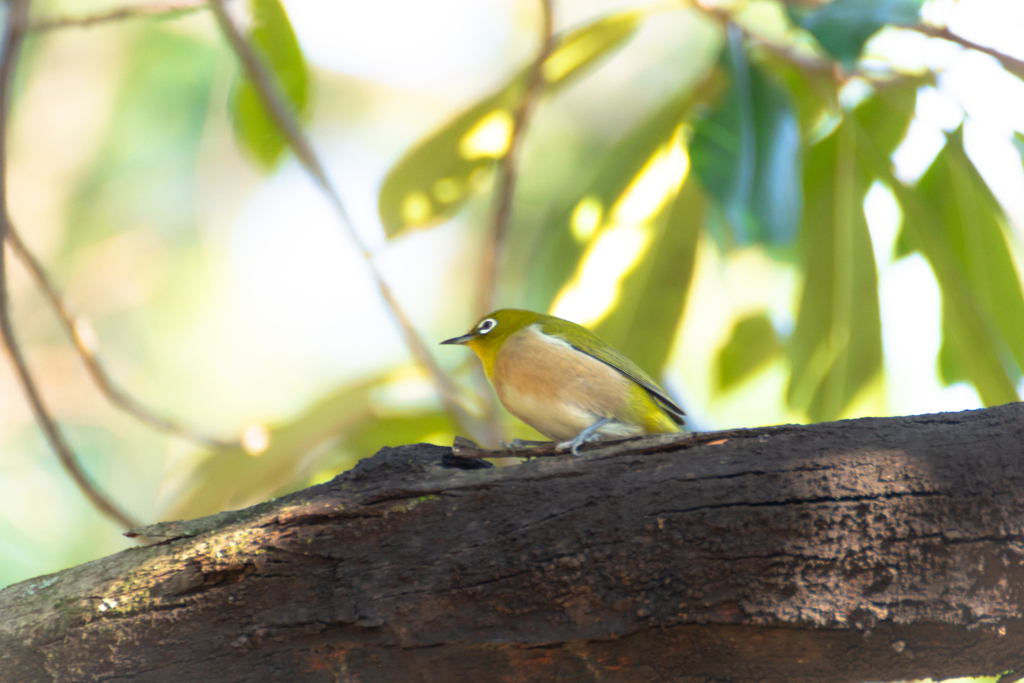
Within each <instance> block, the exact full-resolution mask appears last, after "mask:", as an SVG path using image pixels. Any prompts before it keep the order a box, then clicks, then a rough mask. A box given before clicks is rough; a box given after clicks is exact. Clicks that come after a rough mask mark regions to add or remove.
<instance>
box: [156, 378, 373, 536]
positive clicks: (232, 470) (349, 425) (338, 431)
mask: <svg viewBox="0 0 1024 683" xmlns="http://www.w3.org/2000/svg"><path fill="white" fill-rule="evenodd" d="M385 379H386V377H383V376H381V377H373V378H371V379H367V380H364V381H362V382H357V383H353V384H351V385H348V386H345V387H343V388H342V389H340V390H339V391H337V392H335V393H334V394H331V395H329V396H327V397H325V398H323V399H321V400H320V401H318V402H317V403H315V404H314V405H312V406H311V407H310V408H309V409H308V410H306V411H305V412H304V413H302V414H301V415H299V416H297V417H296V418H295V419H293V420H291V421H290V422H287V423H285V424H283V425H279V426H274V427H271V428H270V430H269V431H270V443H269V447H268V448H267V449H266V450H265V451H264V452H262V453H260V454H258V455H255V456H254V455H250V454H248V453H246V452H245V451H244V450H242V449H241V448H231V449H224V450H219V451H214V452H212V453H210V454H208V455H206V456H205V457H204V459H203V460H202V461H201V462H200V464H199V465H198V466H197V467H196V468H195V469H194V471H193V472H192V473H191V475H190V477H189V480H188V481H187V482H186V483H185V485H184V486H183V487H182V490H181V492H180V493H179V494H178V495H177V496H176V497H175V498H174V499H173V500H172V502H171V504H170V505H169V506H168V509H167V511H166V513H165V514H164V517H165V518H166V519H191V518H193V517H199V516H202V515H208V514H212V513H214V512H219V511H221V510H231V509H235V508H239V507H243V506H245V505H251V504H253V503H256V502H259V501H262V500H266V499H267V498H268V497H270V496H271V495H272V494H274V493H275V492H277V491H280V490H281V489H283V488H287V487H288V486H289V485H290V484H292V483H294V484H298V483H300V482H303V481H305V480H306V479H307V478H308V477H309V476H310V475H311V474H312V473H313V472H315V471H316V470H317V469H319V467H320V464H321V463H322V462H323V461H324V460H325V459H326V458H327V457H329V456H330V455H331V453H332V447H333V446H334V445H336V444H337V443H338V441H339V440H340V439H341V438H342V437H344V436H345V435H347V434H350V433H354V432H356V431H357V430H360V429H365V428H366V426H367V425H369V424H371V423H372V422H373V420H374V419H375V416H374V414H373V411H372V410H371V407H370V392H371V390H372V389H373V388H374V387H375V386H377V385H379V384H380V383H381V382H383V381H385Z"/></svg>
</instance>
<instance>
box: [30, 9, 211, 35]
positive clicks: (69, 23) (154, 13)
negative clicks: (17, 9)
mask: <svg viewBox="0 0 1024 683" xmlns="http://www.w3.org/2000/svg"><path fill="white" fill-rule="evenodd" d="M205 8H206V3H205V2H168V3H156V4H152V5H128V6H127V7H119V8H117V9H113V10H108V11H106V12H98V13H96V14H86V15H83V16H79V17H51V18H49V19H38V20H36V21H33V22H31V23H30V24H29V27H28V30H29V31H34V32H35V31H38V32H42V31H53V30H56V29H62V28H91V27H93V26H97V25H100V24H107V23H111V22H115V21H123V20H125V19H137V18H153V19H177V18H178V17H181V16H184V15H186V14H191V13H193V12H197V11H199V10H201V9H205Z"/></svg>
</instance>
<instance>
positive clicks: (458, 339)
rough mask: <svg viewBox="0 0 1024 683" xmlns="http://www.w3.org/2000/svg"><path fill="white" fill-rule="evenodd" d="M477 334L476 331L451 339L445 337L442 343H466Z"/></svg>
mask: <svg viewBox="0 0 1024 683" xmlns="http://www.w3.org/2000/svg"><path fill="white" fill-rule="evenodd" d="M475 336H476V333H475V332H470V333H469V334H464V335H462V336H461V337H452V338H451V339H445V340H444V341H443V342H441V343H442V344H465V343H466V342H468V341H469V340H470V339H472V338H473V337H475Z"/></svg>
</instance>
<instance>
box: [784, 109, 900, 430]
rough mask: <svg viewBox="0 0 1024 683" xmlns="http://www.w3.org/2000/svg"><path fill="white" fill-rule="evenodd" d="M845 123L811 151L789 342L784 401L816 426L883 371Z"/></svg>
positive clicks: (873, 284)
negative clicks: (798, 292)
mask: <svg viewBox="0 0 1024 683" xmlns="http://www.w3.org/2000/svg"><path fill="white" fill-rule="evenodd" d="M854 135H855V132H854V130H853V128H852V126H851V125H850V124H849V123H844V124H843V125H841V126H840V127H839V128H838V129H837V130H836V132H835V133H834V134H832V135H831V136H829V137H827V138H825V139H824V140H822V141H821V142H819V143H818V144H817V145H815V146H814V147H812V148H811V149H810V150H809V151H808V154H807V159H806V163H807V167H806V170H805V174H804V188H805V196H806V198H807V205H806V208H805V213H804V229H803V234H802V236H801V247H802V257H803V260H804V268H803V270H804V288H803V295H802V297H801V300H800V312H799V314H798V317H797V321H796V326H795V329H794V331H793V338H792V341H791V343H790V357H791V360H792V366H793V370H792V375H791V376H790V383H789V389H788V392H787V400H788V402H789V405H790V407H792V408H794V409H797V410H804V411H806V412H807V414H808V416H809V417H810V418H811V419H812V420H814V421H816V422H817V421H823V420H834V419H837V418H838V417H839V416H840V415H841V414H842V412H843V410H844V409H845V408H846V406H847V405H849V403H850V401H851V400H852V399H853V397H854V396H855V395H856V393H857V392H858V391H859V390H860V389H861V388H862V387H863V386H864V385H865V384H867V383H868V382H869V381H870V380H871V378H872V377H873V376H874V375H875V374H876V373H878V372H879V371H880V370H881V366H882V325H881V319H880V317H879V311H878V277H877V274H876V273H875V259H874V254H873V253H872V247H871V237H870V235H869V233H868V225H867V219H866V218H865V217H864V209H863V205H864V196H865V195H866V194H867V191H868V188H869V186H870V183H871V176H870V175H868V174H867V173H865V172H864V170H863V169H860V168H858V167H857V161H856V155H855V152H856V147H855V142H854Z"/></svg>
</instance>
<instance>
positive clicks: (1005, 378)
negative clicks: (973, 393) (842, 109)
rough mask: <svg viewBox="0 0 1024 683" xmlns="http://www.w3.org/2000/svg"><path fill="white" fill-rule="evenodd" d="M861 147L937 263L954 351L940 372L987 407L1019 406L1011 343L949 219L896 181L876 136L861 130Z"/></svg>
mask: <svg viewBox="0 0 1024 683" xmlns="http://www.w3.org/2000/svg"><path fill="white" fill-rule="evenodd" d="M857 146H858V157H859V158H860V159H861V160H862V161H863V163H864V164H865V165H866V166H868V167H870V169H871V171H872V173H874V174H876V175H877V176H879V177H880V178H881V179H882V181H883V182H885V183H887V184H888V185H889V187H890V188H891V189H892V191H893V193H894V194H895V195H896V199H897V200H898V201H899V203H900V206H901V207H902V209H903V217H904V222H903V226H904V230H905V231H906V232H907V234H908V243H909V244H912V245H913V247H914V248H916V249H919V250H920V251H921V253H922V254H923V255H924V257H925V258H926V259H927V260H928V262H929V263H930V264H931V267H932V271H933V272H934V273H935V279H936V280H937V281H938V283H939V288H940V289H941V290H942V305H943V312H944V316H943V318H944V319H943V328H944V337H945V339H947V340H948V343H949V345H950V346H951V347H952V348H951V349H947V351H946V353H945V354H940V358H939V368H940V371H942V372H943V373H944V377H945V378H946V379H954V378H958V377H969V378H970V381H971V383H972V384H973V385H974V386H975V388H976V389H977V390H978V393H979V394H980V396H981V400H982V402H983V403H984V404H985V405H990V406H991V405H1000V404H1003V403H1010V402H1013V401H1017V400H1018V399H1019V397H1018V396H1017V391H1016V389H1015V388H1014V385H1013V382H1012V381H1011V379H1010V375H1009V374H1008V372H1007V368H1006V366H1004V359H1005V358H1006V357H1007V353H1006V350H1007V344H1006V341H1005V339H1003V338H1002V335H1001V333H1000V330H999V327H998V325H997V324H996V322H995V321H994V320H993V319H992V316H991V314H990V313H989V312H988V311H986V305H985V302H984V300H983V299H982V298H979V296H978V293H977V292H975V291H974V290H973V289H972V287H971V280H970V276H969V275H968V274H967V273H965V272H964V269H963V262H962V261H961V260H959V258H958V256H957V252H958V251H959V250H960V249H959V248H958V247H957V246H955V245H954V244H953V243H952V242H951V240H950V236H949V234H948V232H947V230H948V226H947V225H946V224H945V220H944V218H943V216H941V215H940V214H939V213H938V212H937V211H936V210H935V209H934V208H933V207H932V206H931V205H930V204H929V201H928V200H926V199H925V198H924V197H923V196H922V195H921V193H920V192H919V191H918V190H917V189H916V188H909V187H907V186H905V185H903V183H901V182H899V181H898V180H897V179H896V178H895V177H894V176H893V174H892V169H891V167H890V161H889V155H888V154H886V153H884V152H883V151H882V150H879V149H878V148H877V147H876V146H875V144H874V137H873V136H872V134H871V131H865V130H859V131H858V135H857ZM947 147H949V145H948V144H947ZM933 165H934V164H933ZM926 175H927V174H926ZM947 323H948V324H947ZM944 343H945V340H944ZM944 365H945V367H943V366H944Z"/></svg>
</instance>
